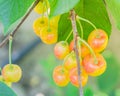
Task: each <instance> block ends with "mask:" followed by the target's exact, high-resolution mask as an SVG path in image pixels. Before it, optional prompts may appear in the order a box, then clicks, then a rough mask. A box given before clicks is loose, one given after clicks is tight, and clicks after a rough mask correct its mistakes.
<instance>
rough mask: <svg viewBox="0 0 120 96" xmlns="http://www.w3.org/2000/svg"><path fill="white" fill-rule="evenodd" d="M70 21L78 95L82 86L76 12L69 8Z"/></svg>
mask: <svg viewBox="0 0 120 96" xmlns="http://www.w3.org/2000/svg"><path fill="white" fill-rule="evenodd" d="M71 23H72V29H73V35H74V50H75V54H76V61H77V69H78V82H79V92H80V93H79V94H80V96H83V88H82V80H81V79H82V78H81V67H80V58H79V53H78V49H77V37H78V32H77V26H76V14H75V11H74V10H71Z"/></svg>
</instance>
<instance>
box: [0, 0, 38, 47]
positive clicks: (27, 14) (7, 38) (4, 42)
mask: <svg viewBox="0 0 120 96" xmlns="http://www.w3.org/2000/svg"><path fill="white" fill-rule="evenodd" d="M39 1H40V0H36V1H35V2H34V4H33V5H32V6H31V7H30V9H29V10H28V12H27V13H26V15H25V16H24V17H23V18H22V20H21V21H20V23H19V24H18V25H17V27H16V28H15V29H14V30H13V32H11V33H10V34H9V35H8V36H7V37H6V38H5V39H4V40H3V41H2V42H1V43H0V48H1V47H3V46H4V45H5V44H7V42H8V41H9V38H10V37H11V36H12V37H14V35H15V33H16V32H17V30H18V28H19V27H20V26H21V25H22V23H23V22H24V21H25V20H26V18H27V17H28V16H29V14H30V13H31V11H32V10H33V9H34V7H35V6H36V5H37V4H38V3H39Z"/></svg>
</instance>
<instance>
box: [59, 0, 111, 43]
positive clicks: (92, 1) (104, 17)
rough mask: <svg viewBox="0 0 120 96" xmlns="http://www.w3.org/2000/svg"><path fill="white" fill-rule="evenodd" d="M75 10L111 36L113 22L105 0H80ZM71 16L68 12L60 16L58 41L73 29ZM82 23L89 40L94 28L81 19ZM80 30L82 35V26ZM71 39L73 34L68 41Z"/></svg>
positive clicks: (85, 35) (85, 37)
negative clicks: (111, 22)
mask: <svg viewBox="0 0 120 96" xmlns="http://www.w3.org/2000/svg"><path fill="white" fill-rule="evenodd" d="M75 11H76V13H77V14H78V15H79V16H80V17H83V18H85V19H88V20H89V21H91V22H92V23H93V24H94V25H95V26H96V27H97V28H101V29H103V30H105V31H106V33H107V35H108V36H110V33H111V24H110V21H109V18H108V14H107V11H106V8H105V5H104V2H103V0H80V2H79V3H78V4H77V5H76V7H75ZM69 17H70V15H69V14H68V13H66V14H63V15H62V16H61V18H60V21H59V24H58V32H59V39H58V41H61V40H65V39H66V38H67V36H68V34H69V33H70V31H71V29H72V28H71V22H70V19H69ZM81 23H82V26H83V31H84V39H85V40H87V38H88V35H89V33H90V32H91V31H92V30H94V28H93V27H92V26H91V25H90V24H88V23H86V22H83V21H81ZM77 26H78V25H77ZM78 32H79V35H80V28H78ZM71 39H72V35H71V36H70V38H69V40H68V42H69V41H70V40H71Z"/></svg>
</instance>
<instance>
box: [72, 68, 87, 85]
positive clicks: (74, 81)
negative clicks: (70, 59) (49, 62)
mask: <svg viewBox="0 0 120 96" xmlns="http://www.w3.org/2000/svg"><path fill="white" fill-rule="evenodd" d="M81 81H82V86H85V85H86V83H87V81H88V75H87V73H86V72H85V70H84V69H81ZM70 82H71V83H72V84H73V85H74V86H76V87H79V83H78V72H77V67H74V68H73V69H71V70H70Z"/></svg>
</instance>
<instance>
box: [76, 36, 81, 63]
mask: <svg viewBox="0 0 120 96" xmlns="http://www.w3.org/2000/svg"><path fill="white" fill-rule="evenodd" d="M77 40H78V38H77ZM77 42H78V49H79V57H80V60H81V62H82V54H81V53H82V51H81V42H79V40H78V41H77Z"/></svg>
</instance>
